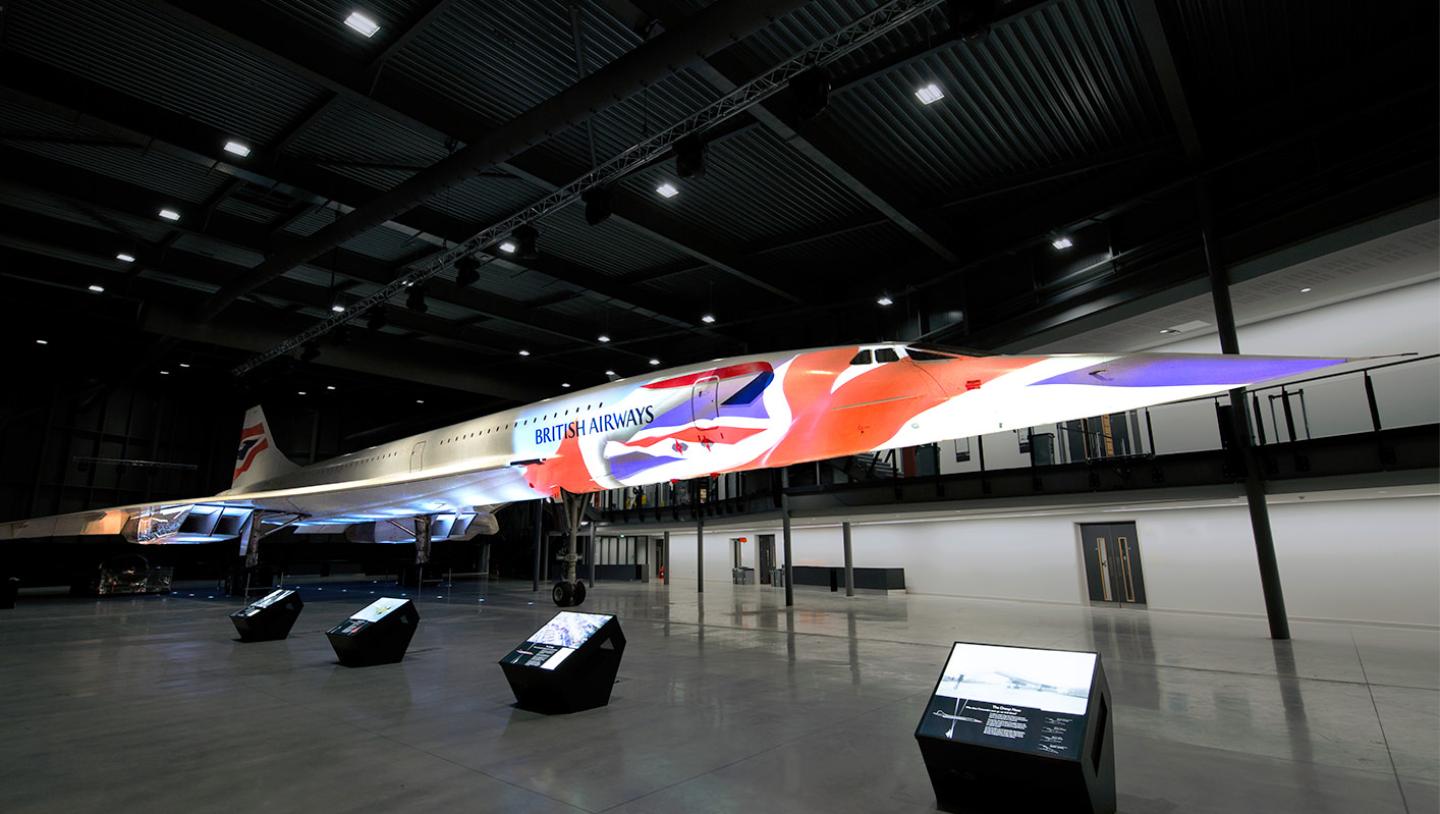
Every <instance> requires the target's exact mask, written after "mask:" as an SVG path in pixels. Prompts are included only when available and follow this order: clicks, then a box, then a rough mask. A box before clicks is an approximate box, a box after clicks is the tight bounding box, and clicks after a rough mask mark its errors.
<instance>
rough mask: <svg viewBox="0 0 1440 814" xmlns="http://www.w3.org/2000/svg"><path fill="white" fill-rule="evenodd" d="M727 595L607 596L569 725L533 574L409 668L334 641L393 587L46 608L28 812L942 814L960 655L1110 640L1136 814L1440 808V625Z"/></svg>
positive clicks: (2, 757) (1, 793) (21, 656)
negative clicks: (332, 629)
mask: <svg viewBox="0 0 1440 814" xmlns="http://www.w3.org/2000/svg"><path fill="white" fill-rule="evenodd" d="M706 588H707V592H706V593H705V594H704V595H703V597H702V596H700V595H697V594H696V592H695V586H694V583H689V584H685V583H680V582H677V583H676V584H674V585H672V586H671V587H670V588H669V589H668V591H667V590H666V589H665V588H663V587H661V586H657V585H606V584H603V583H602V584H601V585H600V586H599V587H597V589H596V590H595V591H594V592H593V594H592V595H591V599H590V600H589V601H587V603H586V607H585V608H584V609H585V610H594V611H607V612H612V613H616V614H618V615H619V617H620V621H621V624H622V625H623V627H624V631H625V634H626V636H627V638H628V640H629V645H628V649H627V650H626V652H625V657H624V662H623V664H622V665H621V668H620V678H619V682H618V683H617V685H616V686H615V690H614V695H613V697H612V699H611V703H610V705H609V706H608V707H605V708H602V709H597V710H591V711H589V712H583V713H579V714H574V715H568V716H555V717H545V716H541V715H536V714H533V713H530V712H525V711H523V710H519V709H516V708H515V707H514V706H513V703H512V702H513V697H512V696H511V694H510V691H509V689H508V686H507V685H506V683H505V680H504V677H503V676H502V675H501V671H500V668H499V667H498V666H497V665H496V663H495V662H496V660H497V659H498V658H499V657H500V656H502V655H503V654H505V653H506V652H507V651H508V650H509V649H510V648H511V647H513V646H514V645H515V644H517V643H518V642H520V641H522V640H523V639H524V638H525V636H526V635H527V634H529V633H530V632H531V631H533V630H535V629H536V628H537V627H539V626H540V625H541V624H542V623H543V622H544V621H545V620H546V619H548V618H549V617H550V615H551V614H552V613H553V612H554V610H555V609H554V608H553V606H551V605H550V603H549V602H548V601H547V600H543V599H537V598H536V597H535V596H534V595H532V594H531V593H530V591H529V585H528V583H526V584H523V585H522V584H516V583H500V584H491V583H475V582H471V583H459V584H457V585H455V586H453V587H451V588H448V589H431V590H427V591H426V592H424V594H423V595H421V596H419V597H418V602H419V604H420V612H421V614H422V617H423V618H422V621H421V623H420V628H419V630H418V632H417V634H416V637H415V640H414V642H413V644H412V645H411V649H410V652H409V655H408V656H407V657H406V659H405V661H404V662H403V663H401V664H398V665H388V666H382V667H369V668H361V669H348V668H345V667H340V666H338V665H337V664H336V663H335V659H334V656H333V654H332V652H331V650H330V646H329V644H328V643H327V641H326V639H325V637H324V635H322V631H323V630H324V629H325V628H327V627H329V626H330V625H332V624H334V623H336V622H338V621H340V620H341V619H343V618H345V617H346V616H348V615H349V613H350V612H351V611H352V610H354V609H357V608H359V607H360V606H361V605H363V604H366V603H368V602H369V601H370V599H371V596H370V594H371V592H372V591H378V592H379V595H385V594H387V593H390V594H393V593H397V592H398V591H397V589H394V588H393V587H387V586H385V585H372V584H369V583H343V584H342V583H340V582H337V581H328V582H323V583H315V584H311V585H307V586H303V590H304V595H305V597H306V601H307V607H306V610H305V612H304V614H303V615H302V616H301V617H300V621H299V622H298V624H297V625H296V628H295V630H294V632H293V633H292V634H291V637H290V638H289V639H288V640H286V641H283V642H272V643H260V644H239V643H237V642H235V641H234V640H233V629H232V627H231V626H230V622H229V620H228V619H227V618H226V612H227V611H228V610H231V609H233V608H235V607H237V603H236V602H235V601H234V600H227V599H225V598H224V597H219V596H212V595H211V594H208V593H206V592H205V591H203V590H198V591H197V590H195V589H193V588H187V589H185V590H182V591H180V592H179V593H178V594H177V595H173V596H170V597H144V598H133V599H131V598H109V599H104V600H99V601H96V600H81V599H70V598H64V597H59V596H56V597H44V596H34V595H22V597H21V603H20V605H19V606H18V607H17V608H16V609H15V610H13V611H0V733H3V735H0V811H3V812H8V813H9V814H14V813H15V812H28V811H63V812H80V811H107V812H109V811H141V810H145V811H218V810H226V811H230V810H256V811H258V810H263V811H267V812H283V811H308V812H321V811H323V812H331V811H364V812H369V813H371V814H373V812H377V811H465V812H478V811H504V812H530V811H536V812H540V811H543V812H551V811H553V812H561V811H571V812H575V811H590V812H598V811H614V812H636V813H637V814H638V813H639V812H649V813H651V814H659V813H660V812H665V813H666V814H668V813H669V812H772V811H773V812H807V811H815V812H826V813H827V814H834V813H835V812H879V811H883V812H923V811H932V810H934V798H933V796H932V794H931V791H930V786H929V783H928V780H927V778H926V774H925V770H924V766H923V764H922V763H921V760H920V755H919V751H918V749H917V748H916V745H915V741H914V738H913V732H914V729H915V725H916V723H917V721H918V719H919V716H920V715H921V714H922V712H923V706H924V702H925V699H926V697H927V696H928V694H929V692H930V690H931V688H932V687H933V684H934V682H935V680H936V677H937V675H938V672H939V670H940V667H941V665H942V662H943V661H944V658H945V655H946V653H947V645H948V643H949V642H951V641H952V640H957V639H961V640H970V641H980V642H998V643H1010V644H1027V645H1036V646H1043V647H1069V648H1086V649H1090V648H1093V649H1096V650H1098V651H1099V652H1100V653H1101V654H1102V656H1103V658H1104V664H1105V669H1106V672H1107V674H1108V676H1109V680H1110V685H1111V689H1112V691H1113V694H1114V698H1115V702H1116V704H1117V709H1116V710H1115V713H1114V720H1115V726H1116V730H1115V743H1116V766H1117V773H1118V787H1119V794H1120V810H1121V811H1122V812H1127V813H1128V814H1170V812H1248V811H1256V812H1289V811H1295V812H1301V811H1303V812H1329V811H1333V812H1365V814H1382V813H1383V812H1402V811H1404V812H1433V811H1436V810H1437V808H1440V805H1437V791H1436V789H1437V781H1440V713H1437V704H1440V641H1437V634H1436V632H1435V631H1433V630H1427V631H1422V630H1410V629H1400V628H1387V627H1375V626H1342V625H1321V624H1307V623H1296V624H1295V625H1294V634H1295V639H1294V641H1292V642H1290V643H1284V644H1274V643H1272V642H1271V641H1270V640H1268V639H1267V638H1266V628H1265V626H1264V623H1263V621H1261V620H1255V619H1239V618H1229V617H1214V616H1198V615H1182V614H1172V613H1161V612H1146V611H1136V610H1118V609H1108V608H1107V609H1086V608H1077V607H1065V606H1050V605H1038V604H1026V603H1019V602H997V601H976V600H963V599H954V598H945V597H933V596H906V595H903V594H902V595H891V596H878V595H871V596H860V597H856V598H853V599H846V598H845V597H844V596H843V595H839V594H831V593H828V592H820V591H815V590H802V591H799V592H797V594H796V606H795V608H794V609H792V610H787V609H785V607H784V606H783V595H782V594H781V593H780V592H777V591H774V590H773V589H770V588H767V587H755V586H747V587H744V588H736V589H731V588H729V587H728V586H721V585H707V586H706ZM192 592H193V593H194V595H193V596H191V595H188V594H191V593H192ZM1021 791H1022V792H1023V790H1021ZM1017 803H1018V805H1017V809H1016V810H1017V811H1024V810H1026V809H1025V807H1024V805H1023V796H1022V797H1018V798H1017Z"/></svg>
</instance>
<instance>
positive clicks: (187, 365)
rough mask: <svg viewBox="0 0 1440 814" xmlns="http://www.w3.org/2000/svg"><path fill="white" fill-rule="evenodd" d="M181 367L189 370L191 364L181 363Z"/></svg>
mask: <svg viewBox="0 0 1440 814" xmlns="http://www.w3.org/2000/svg"><path fill="white" fill-rule="evenodd" d="M180 366H181V367H183V368H189V367H190V363H189V362H181V363H180Z"/></svg>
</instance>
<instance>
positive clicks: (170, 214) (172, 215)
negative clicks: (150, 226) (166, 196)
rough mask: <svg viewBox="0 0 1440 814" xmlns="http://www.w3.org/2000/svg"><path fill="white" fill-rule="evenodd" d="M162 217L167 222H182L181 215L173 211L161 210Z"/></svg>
mask: <svg viewBox="0 0 1440 814" xmlns="http://www.w3.org/2000/svg"><path fill="white" fill-rule="evenodd" d="M160 217H162V218H164V219H165V220H180V213H179V212H176V211H175V210H173V209H162V210H160Z"/></svg>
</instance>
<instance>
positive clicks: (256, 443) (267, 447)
mask: <svg viewBox="0 0 1440 814" xmlns="http://www.w3.org/2000/svg"><path fill="white" fill-rule="evenodd" d="M299 468H300V467H299V466H297V465H296V464H294V463H292V462H291V461H290V459H289V458H286V457H285V454H284V453H282V452H281V451H280V449H279V447H278V446H276V444H275V436H274V435H272V434H271V432H270V424H269V422H267V421H266V420H265V411H264V410H263V409H261V408H260V405H258V404H257V405H255V406H254V407H251V408H250V409H249V410H247V411H246V412H245V421H244V423H242V424H241V425H240V446H239V448H238V449H237V450H236V452H235V475H234V477H233V478H232V479H231V481H230V491H232V492H235V491H240V490H243V489H246V488H248V487H250V486H253V485H254V484H257V483H260V482H261V481H266V480H269V479H271V478H274V477H277V476H279V475H284V474H286V473H287V472H293V471H295V470H296V469H299Z"/></svg>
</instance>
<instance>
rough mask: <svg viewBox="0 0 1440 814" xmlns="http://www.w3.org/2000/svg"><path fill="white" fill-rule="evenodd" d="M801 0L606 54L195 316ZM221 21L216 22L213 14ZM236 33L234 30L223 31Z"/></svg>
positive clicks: (234, 26) (235, 19) (735, 2)
mask: <svg viewBox="0 0 1440 814" xmlns="http://www.w3.org/2000/svg"><path fill="white" fill-rule="evenodd" d="M802 2H803V0H763V1H762V0H748V2H741V0H722V2H720V3H716V4H715V5H712V6H709V7H707V8H705V9H704V10H702V11H700V12H698V13H697V14H695V15H694V16H693V17H690V18H688V19H686V20H685V21H684V22H683V23H682V24H681V25H679V26H677V27H676V28H675V29H673V30H672V31H670V32H668V33H667V34H665V35H663V36H660V37H656V38H655V39H653V40H650V41H649V42H646V43H644V44H643V45H641V46H640V47H638V48H636V49H634V50H633V51H630V52H629V53H627V54H625V55H623V56H621V57H620V58H618V59H616V60H614V61H613V62H611V63H609V64H608V65H606V66H604V67H603V68H601V69H600V70H598V71H596V72H594V73H592V74H590V75H589V76H588V77H586V78H585V79H582V80H580V81H579V82H577V83H576V84H574V85H572V86H571V87H569V88H567V89H566V90H564V91H561V92H560V93H558V94H556V95H555V96H552V97H550V98H549V99H547V100H546V101H544V102H541V103H540V104H538V105H536V106H535V107H533V108H531V109H530V110H528V111H526V112H525V113H522V114H520V115H519V116H517V117H515V118H514V119H512V120H510V121H509V122H506V123H505V124H503V125H501V126H499V127H497V128H495V129H493V130H491V131H490V132H487V133H483V134H480V135H479V136H478V137H475V138H474V139H473V140H467V141H468V143H467V145H466V146H465V147H462V148H461V149H459V150H457V151H456V152H454V153H452V154H450V155H449V156H448V157H447V158H445V159H443V160H441V161H438V162H436V163H435V164H434V165H432V166H431V167H429V168H428V169H426V170H424V171H422V172H420V173H417V174H415V175H413V176H411V177H409V178H407V179H406V180H405V181H402V182H401V183H400V184H398V185H397V186H395V187H394V188H393V189H390V190H388V191H387V192H385V193H384V194H382V195H380V196H378V197H377V198H375V199H373V200H371V201H369V202H367V203H366V204H364V205H362V206H360V207H359V208H358V209H356V210H355V211H353V212H351V213H349V214H348V215H346V216H345V217H343V218H341V219H340V220H338V221H336V222H335V223H334V224H331V225H330V226H327V227H325V228H323V229H321V230H320V231H318V232H316V233H315V234H313V235H310V236H308V237H305V238H302V239H301V240H298V241H296V242H295V243H293V244H291V245H290V246H287V247H286V248H285V249H283V250H281V251H280V252H277V253H276V254H274V255H272V256H270V257H269V258H267V259H266V260H265V261H263V262H262V263H260V264H259V265H257V266H256V267H255V268H254V269H252V270H251V273H250V274H248V275H246V276H245V277H244V278H242V279H240V280H236V281H234V282H233V283H232V284H231V285H229V286H226V287H225V288H224V289H222V290H221V291H220V292H219V293H218V294H217V295H216V296H214V297H212V298H211V300H210V301H209V302H208V303H207V304H206V307H205V308H204V310H203V313H202V316H206V317H209V316H213V315H215V314H218V313H220V312H221V311H222V310H224V308H225V307H226V306H227V305H228V304H229V303H230V302H232V301H234V299H236V298H237V297H239V296H242V295H243V294H245V293H246V292H247V291H249V290H250V289H252V288H254V287H256V286H258V285H260V284H262V283H263V282H264V281H265V280H267V279H270V278H272V277H275V276H278V275H280V274H283V273H284V272H285V271H286V270H288V269H290V268H293V267H294V266H296V265H298V264H300V263H303V262H305V261H307V260H310V259H312V258H314V257H316V256H318V255H320V254H323V253H324V252H326V251H328V250H329V249H330V248H332V247H334V246H336V245H338V244H340V243H343V242H345V241H346V240H349V239H351V238H353V237H355V236H357V235H359V234H361V233H363V232H364V231H366V230H367V229H370V228H373V227H375V226H377V225H379V224H381V223H383V222H384V221H385V220H388V219H390V218H393V217H395V216H397V215H400V214H403V213H404V212H406V211H408V210H410V209H412V208H414V207H415V206H418V205H420V204H421V203H423V202H424V201H425V200H426V199H427V198H428V197H430V196H431V195H434V194H435V193H437V192H438V191H440V190H441V189H443V188H444V187H446V186H447V185H449V184H452V183H454V182H456V181H458V180H462V179H464V178H466V177H468V176H469V175H470V174H471V173H474V172H476V171H479V170H482V169H485V168H487V167H492V166H494V165H496V164H499V163H502V162H504V161H507V160H509V159H511V158H514V157H515V156H516V155H518V154H520V153H521V152H523V151H524V150H526V149H529V148H531V147H534V146H536V145H538V144H540V143H541V142H543V141H545V140H546V139H547V138H549V137H550V135H551V134H553V133H555V132H558V131H560V130H562V129H564V128H566V127H571V126H574V125H576V124H578V123H580V122H582V121H584V120H585V119H587V118H588V117H589V116H590V115H592V113H593V111H594V110H596V109H598V108H599V107H600V106H602V105H604V104H608V103H610V102H612V101H614V100H617V99H623V98H626V97H629V96H630V95H632V94H634V93H638V92H639V91H641V90H642V89H643V88H644V87H645V86H646V85H647V84H649V83H650V82H653V81H655V80H656V79H658V78H660V77H662V76H665V75H666V74H668V73H669V72H670V71H673V70H675V69H676V68H677V67H678V66H681V65H686V64H688V63H690V62H692V61H694V60H695V59H697V58H699V57H703V56H704V55H706V54H708V53H712V52H714V51H716V50H719V49H720V48H722V47H725V46H727V45H729V44H731V43H732V42H735V41H737V40H739V39H742V38H743V37H745V36H748V35H749V34H750V33H751V32H753V31H755V30H757V29H759V28H761V27H763V26H764V25H765V24H767V23H768V22H769V20H770V18H771V17H772V16H773V15H776V14H782V13H784V12H786V11H788V10H790V9H793V8H795V7H797V6H799V5H801V4H802ZM187 5H189V6H202V5H203V10H199V11H198V13H197V14H196V15H195V16H200V17H202V19H205V20H206V21H207V22H209V23H211V28H212V33H214V34H215V35H216V36H218V37H220V38H221V39H223V40H225V41H234V40H236V39H239V40H246V41H253V40H254V39H255V37H257V36H261V35H262V32H257V31H256V30H255V26H256V23H257V19H256V17H257V15H255V14H254V13H253V12H252V9H251V8H250V7H248V6H245V7H240V6H232V5H231V4H227V3H205V4H199V3H190V4H187ZM218 18H223V19H224V23H223V24H218V23H217V19H218ZM231 32H240V33H231Z"/></svg>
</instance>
